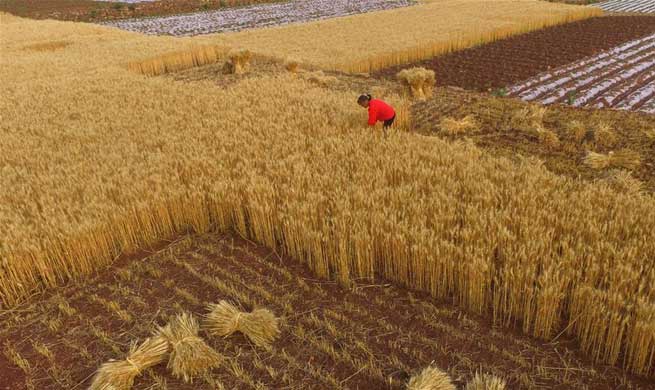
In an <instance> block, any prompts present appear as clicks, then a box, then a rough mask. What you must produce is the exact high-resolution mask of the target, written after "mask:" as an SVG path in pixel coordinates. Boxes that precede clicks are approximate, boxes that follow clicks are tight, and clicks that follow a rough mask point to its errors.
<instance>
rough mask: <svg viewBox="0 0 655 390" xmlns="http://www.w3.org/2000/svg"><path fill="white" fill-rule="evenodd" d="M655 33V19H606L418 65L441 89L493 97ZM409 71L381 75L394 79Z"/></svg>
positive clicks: (556, 28) (536, 33)
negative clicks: (432, 73) (428, 71)
mask: <svg viewBox="0 0 655 390" xmlns="http://www.w3.org/2000/svg"><path fill="white" fill-rule="evenodd" d="M654 33H655V17H652V16H606V17H601V18H591V19H586V20H582V21H577V22H573V23H569V24H565V25H561V26H553V27H549V28H545V29H541V30H538V31H534V32H529V33H526V34H522V35H517V36H514V37H510V38H507V39H503V40H500V41H496V42H492V43H488V44H484V45H480V46H477V47H473V48H469V49H465V50H461V51H457V52H454V53H449V54H445V55H442V56H438V57H435V58H431V59H427V60H425V61H421V62H418V63H415V64H413V65H411V66H422V67H425V68H428V69H432V70H434V71H435V72H436V74H437V75H438V77H437V84H438V85H440V86H456V87H460V88H465V89H470V90H476V91H494V90H497V89H500V88H506V87H509V86H511V85H513V84H516V83H519V82H521V81H524V80H527V79H529V78H531V77H534V76H536V75H537V74H539V73H541V72H545V71H548V70H550V69H553V68H557V67H560V66H565V65H568V64H570V63H572V62H575V61H579V60H581V59H583V58H585V57H589V56H594V55H598V54H600V53H601V52H603V51H605V50H609V49H612V48H614V47H616V46H619V45H622V44H625V43H627V42H629V41H632V40H635V39H640V38H643V37H645V36H648V35H651V34H654ZM407 66H410V65H403V66H399V67H393V68H390V69H385V70H382V71H380V72H376V73H375V75H376V76H382V77H386V78H393V77H395V75H396V73H397V72H398V71H399V70H400V69H403V68H405V67H407Z"/></svg>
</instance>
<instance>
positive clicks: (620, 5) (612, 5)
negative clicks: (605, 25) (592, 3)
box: [596, 0, 655, 13]
mask: <svg viewBox="0 0 655 390" xmlns="http://www.w3.org/2000/svg"><path fill="white" fill-rule="evenodd" d="M596 6H597V7H600V8H601V9H603V10H605V11H608V12H635V13H655V0H609V1H605V2H602V3H599V4H597V5H596Z"/></svg>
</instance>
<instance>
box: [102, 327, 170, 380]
mask: <svg viewBox="0 0 655 390" xmlns="http://www.w3.org/2000/svg"><path fill="white" fill-rule="evenodd" d="M168 351H169V346H168V342H167V341H166V340H165V339H163V338H161V337H154V338H150V339H147V340H146V341H144V342H143V343H142V344H141V345H139V346H138V347H137V345H136V344H132V347H131V348H130V353H129V354H128V355H127V357H126V358H125V360H117V361H113V360H110V361H109V362H107V363H104V364H103V365H102V366H100V368H99V369H98V372H97V373H96V374H95V376H94V377H93V382H92V383H91V386H89V390H107V389H115V390H130V389H131V388H132V385H133V384H134V379H135V378H136V377H137V376H138V375H139V374H141V373H142V372H143V371H144V370H145V369H147V368H149V367H152V366H155V365H157V364H159V363H161V362H163V361H164V357H165V356H166V354H167V353H168Z"/></svg>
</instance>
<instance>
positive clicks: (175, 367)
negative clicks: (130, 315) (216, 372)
mask: <svg viewBox="0 0 655 390" xmlns="http://www.w3.org/2000/svg"><path fill="white" fill-rule="evenodd" d="M199 330H200V325H198V321H197V320H196V319H195V318H194V317H193V316H192V315H191V314H189V313H182V314H179V315H177V316H176V317H175V318H173V319H172V320H171V321H170V323H168V324H167V325H166V326H164V327H160V328H159V330H158V332H157V335H158V337H161V338H163V339H164V340H166V342H167V343H168V344H169V345H170V351H171V353H170V358H169V360H168V368H169V369H170V370H171V371H172V373H173V375H174V376H175V377H176V378H182V379H183V380H184V381H185V382H187V383H191V382H193V379H194V378H195V377H197V376H200V375H203V374H205V373H207V372H208V371H209V370H210V369H211V368H213V367H216V366H218V365H219V364H220V363H221V361H222V360H223V357H222V356H221V355H220V354H219V353H218V352H216V351H214V350H213V349H212V348H211V347H210V346H209V345H207V344H206V343H205V341H204V340H203V339H202V338H200V337H199V336H198V331H199Z"/></svg>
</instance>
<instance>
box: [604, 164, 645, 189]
mask: <svg viewBox="0 0 655 390" xmlns="http://www.w3.org/2000/svg"><path fill="white" fill-rule="evenodd" d="M604 181H605V182H606V183H607V184H609V186H610V187H612V188H613V189H614V190H615V191H618V192H623V193H627V194H638V193H641V192H642V190H643V186H644V183H643V182H642V181H641V180H639V179H637V178H635V177H633V176H632V173H630V172H629V171H624V170H621V169H613V170H611V171H609V172H608V174H607V176H606V177H605V178H604Z"/></svg>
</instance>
